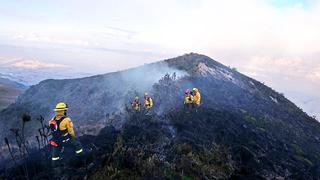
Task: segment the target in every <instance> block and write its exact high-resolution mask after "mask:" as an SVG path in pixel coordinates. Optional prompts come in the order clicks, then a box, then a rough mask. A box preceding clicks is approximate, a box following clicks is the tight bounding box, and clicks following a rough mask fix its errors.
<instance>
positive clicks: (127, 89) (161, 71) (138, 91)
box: [105, 62, 188, 121]
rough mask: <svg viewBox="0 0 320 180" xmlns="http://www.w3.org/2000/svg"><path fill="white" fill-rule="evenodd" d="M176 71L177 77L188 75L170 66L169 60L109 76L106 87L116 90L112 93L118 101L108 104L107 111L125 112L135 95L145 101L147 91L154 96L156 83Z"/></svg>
mask: <svg viewBox="0 0 320 180" xmlns="http://www.w3.org/2000/svg"><path fill="white" fill-rule="evenodd" d="M174 73H175V74H176V77H177V78H181V77H185V76H188V73H187V72H186V71H182V70H178V69H176V68H174V67H170V66H169V65H168V64H167V62H160V63H159V62H158V63H152V64H147V65H144V66H141V67H138V68H132V69H128V70H125V71H121V72H116V73H113V74H112V76H107V77H106V79H105V84H106V85H105V86H106V89H108V90H110V89H112V90H114V91H113V92H111V94H112V96H114V97H116V101H113V102H110V103H109V104H108V109H107V110H106V112H105V113H121V112H124V111H125V109H126V107H127V108H131V102H132V101H133V99H134V97H135V96H139V97H140V101H141V102H143V96H144V93H145V92H148V93H149V94H150V96H151V97H154V94H153V93H154V89H153V86H154V84H156V83H158V82H159V80H160V79H161V78H163V77H164V76H165V75H166V74H174ZM107 121H108V120H107Z"/></svg>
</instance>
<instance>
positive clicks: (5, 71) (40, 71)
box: [0, 60, 90, 86]
mask: <svg viewBox="0 0 320 180" xmlns="http://www.w3.org/2000/svg"><path fill="white" fill-rule="evenodd" d="M57 71H59V74H57ZM0 72H1V74H0V77H3V78H6V79H10V80H12V81H15V82H18V83H21V84H24V85H27V86H31V85H35V84H38V83H39V82H40V81H43V80H46V79H52V78H55V79H61V78H77V77H86V76H89V75H90V74H88V73H78V72H76V71H75V70H74V69H72V68H69V67H67V66H64V65H60V64H52V63H48V64H46V63H42V62H39V61H33V60H16V61H9V62H5V63H0Z"/></svg>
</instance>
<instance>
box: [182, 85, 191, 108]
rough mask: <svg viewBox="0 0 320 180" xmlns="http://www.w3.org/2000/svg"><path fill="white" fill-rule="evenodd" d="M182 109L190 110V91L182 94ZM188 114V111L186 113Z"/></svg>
mask: <svg viewBox="0 0 320 180" xmlns="http://www.w3.org/2000/svg"><path fill="white" fill-rule="evenodd" d="M183 104H184V108H185V109H186V110H189V109H191V108H192V104H193V96H192V93H191V91H190V89H187V90H186V91H185V93H184V103H183ZM187 112H189V111H187Z"/></svg>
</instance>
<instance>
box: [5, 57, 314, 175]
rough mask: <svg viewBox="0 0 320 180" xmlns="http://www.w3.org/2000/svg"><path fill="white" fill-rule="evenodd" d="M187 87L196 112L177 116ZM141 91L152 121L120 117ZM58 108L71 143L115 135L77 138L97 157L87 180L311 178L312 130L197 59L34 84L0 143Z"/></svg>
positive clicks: (292, 110)
mask: <svg viewBox="0 0 320 180" xmlns="http://www.w3.org/2000/svg"><path fill="white" fill-rule="evenodd" d="M167 73H168V74H170V75H166V74H167ZM192 87H198V88H199V89H200V91H201V93H202V99H203V100H202V105H201V107H200V109H199V111H198V112H195V113H191V114H186V113H185V112H184V110H183V96H184V90H185V89H187V88H192ZM145 91H148V92H149V93H150V94H151V95H152V97H154V103H155V106H154V108H153V111H154V113H155V114H153V115H151V116H145V115H143V114H142V115H135V114H133V115H130V113H129V114H128V113H127V111H128V109H130V102H131V101H132V99H133V98H134V96H136V95H139V96H143V93H144V92H145ZM59 101H65V102H67V103H68V104H69V107H70V112H69V115H70V116H71V118H72V119H73V121H74V124H75V125H76V127H77V133H78V134H83V133H84V132H86V133H91V134H98V131H99V130H100V129H101V128H103V127H104V126H106V125H112V126H114V127H115V128H116V129H117V130H120V131H116V130H113V131H112V134H113V135H112V137H117V139H113V140H112V142H108V144H104V143H102V142H101V141H102V140H103V139H104V138H106V137H111V134H110V133H106V134H102V135H101V133H100V135H98V136H97V137H93V136H90V138H89V140H88V139H86V138H88V136H87V135H86V136H84V137H83V138H84V139H83V143H84V144H85V145H89V144H91V143H96V144H94V145H95V146H96V147H95V148H96V149H97V151H93V152H94V153H93V154H91V155H92V156H93V157H95V156H97V157H99V158H97V159H100V158H102V159H103V157H105V158H104V159H103V160H100V161H98V160H97V161H98V162H99V163H101V164H102V166H101V165H100V164H99V165H97V168H96V170H95V171H94V172H93V173H92V174H91V175H93V179H94V177H101V176H104V175H106V174H109V175H110V174H111V175H113V174H114V176H115V177H118V178H119V179H125V177H135V178H142V179H143V178H144V179H150V178H152V177H159V178H160V179H165V178H168V179H170V177H171V179H172V178H173V179H175V178H178V179H189V178H191V179H192V178H194V179H225V178H236V179H237V178H241V177H246V178H251V179H277V178H278V179H286V178H287V179H317V177H319V176H320V166H319V162H320V123H319V122H317V121H316V120H315V119H313V118H311V117H309V116H308V115H307V114H306V113H304V112H303V111H302V110H301V109H300V108H298V107H297V106H296V105H295V104H293V103H292V102H290V101H289V100H288V99H286V98H285V97H284V96H283V95H281V94H279V93H277V92H276V91H274V90H272V89H271V88H269V87H267V86H265V85H264V84H262V83H260V82H258V81H256V80H254V79H252V78H250V77H247V76H245V75H243V74H241V73H239V72H237V71H236V70H234V69H230V68H229V67H226V66H224V65H222V64H220V63H219V62H217V61H214V60H213V59H211V58H209V57H207V56H204V55H199V54H195V53H191V54H186V55H183V56H179V57H176V58H172V59H167V60H164V61H160V62H157V63H153V64H148V65H144V66H141V67H137V68H133V69H129V70H126V71H121V72H114V73H109V74H104V75H97V76H92V77H87V78H79V79H65V80H45V81H42V82H41V83H39V84H37V85H35V86H31V87H30V88H29V89H28V90H27V91H25V93H24V94H23V95H21V96H20V97H19V98H18V100H17V102H16V103H15V104H12V105H11V106H10V107H9V108H7V109H5V110H4V111H2V112H1V113H0V127H3V131H1V136H3V137H4V136H8V135H9V134H10V132H9V129H10V128H11V127H14V126H15V125H16V124H17V123H18V122H19V121H20V118H21V114H22V113H24V112H27V113H29V114H31V116H32V117H33V119H35V118H36V117H38V116H40V115H43V116H44V117H45V119H47V120H48V119H49V118H50V117H52V116H53V111H52V109H53V108H54V106H55V104H56V103H57V102H59ZM38 124H39V123H38V122H37V121H34V120H33V121H31V122H29V123H28V124H27V126H26V130H27V134H28V135H29V136H34V134H35V133H37V128H38V127H39V125H38ZM115 134H116V135H115ZM106 139H107V138H106ZM98 141H99V142H98ZM110 141H111V139H110ZM104 148H105V149H104ZM38 154H39V153H38ZM91 160H92V159H91ZM103 163H105V164H103ZM93 164H97V162H93ZM44 174H45V173H44ZM111 175H110V176H111ZM42 178H43V177H42ZM116 179H117V178H116Z"/></svg>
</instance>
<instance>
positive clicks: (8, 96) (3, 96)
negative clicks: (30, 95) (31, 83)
mask: <svg viewBox="0 0 320 180" xmlns="http://www.w3.org/2000/svg"><path fill="white" fill-rule="evenodd" d="M25 89H26V87H25V86H24V85H22V84H19V83H16V82H14V81H10V80H8V79H5V78H1V77H0V111H1V110H3V109H4V108H6V107H7V106H9V105H10V104H11V103H14V102H15V100H16V99H17V97H18V96H19V95H20V94H21V93H22V92H23V91H24V90H25Z"/></svg>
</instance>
